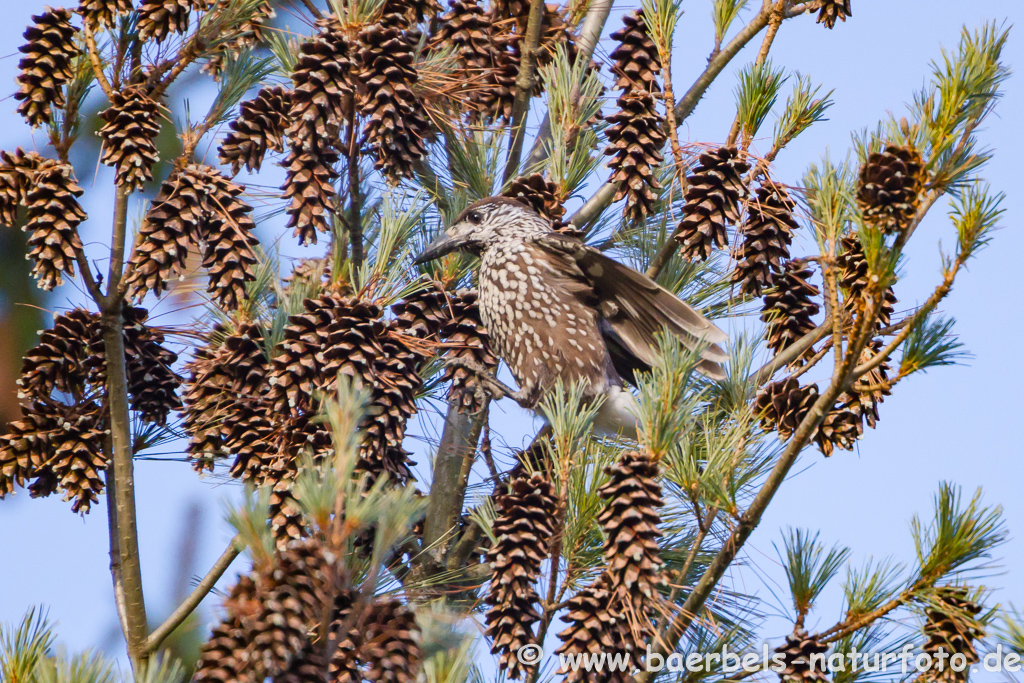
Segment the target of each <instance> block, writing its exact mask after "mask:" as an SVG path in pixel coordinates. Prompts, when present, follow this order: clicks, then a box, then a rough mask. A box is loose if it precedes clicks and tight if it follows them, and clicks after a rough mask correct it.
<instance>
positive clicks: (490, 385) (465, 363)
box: [445, 357, 526, 405]
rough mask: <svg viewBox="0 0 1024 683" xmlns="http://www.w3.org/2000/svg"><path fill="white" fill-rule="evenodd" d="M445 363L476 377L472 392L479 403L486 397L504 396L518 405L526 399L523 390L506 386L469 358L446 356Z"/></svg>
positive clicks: (484, 367) (481, 365) (497, 397)
mask: <svg viewBox="0 0 1024 683" xmlns="http://www.w3.org/2000/svg"><path fill="white" fill-rule="evenodd" d="M445 365H446V366H447V367H450V368H460V369H462V370H466V371H467V372H470V373H472V374H473V375H474V376H475V377H476V379H477V385H476V388H475V389H474V392H475V396H476V398H477V400H478V402H479V403H480V404H481V405H482V404H483V403H484V402H485V401H486V400H487V399H490V400H495V401H498V400H501V399H503V398H506V397H507V398H511V399H512V400H514V401H515V402H516V403H518V404H520V405H523V404H524V401H526V396H525V395H523V392H521V391H516V390H515V389H513V388H512V387H510V386H508V385H507V384H505V383H504V382H502V381H501V380H499V379H498V378H497V377H495V376H494V374H493V373H492V372H491V371H490V369H488V368H487V367H486V366H484V365H483V364H482V363H479V362H477V361H475V360H473V359H471V358H458V357H456V358H448V359H446V360H445Z"/></svg>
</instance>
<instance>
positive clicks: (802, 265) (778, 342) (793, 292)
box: [761, 261, 820, 353]
mask: <svg viewBox="0 0 1024 683" xmlns="http://www.w3.org/2000/svg"><path fill="white" fill-rule="evenodd" d="M812 274H813V273H812V271H811V269H810V267H809V266H808V265H807V264H806V262H803V261H788V262H787V263H786V265H785V266H784V267H783V270H782V273H781V274H780V275H779V276H778V277H777V278H776V282H775V288H774V289H773V290H771V291H770V292H768V293H767V294H765V295H764V306H763V307H762V308H761V320H762V321H764V322H765V323H766V326H767V329H766V331H765V337H766V339H767V342H768V348H770V349H772V350H773V351H775V353H779V352H780V351H783V350H784V349H787V348H789V347H790V346H792V345H793V344H794V343H795V342H796V341H797V340H799V339H800V338H801V337H803V336H804V335H805V334H807V333H808V332H810V331H811V330H813V329H814V327H815V325H814V321H813V320H811V318H813V317H814V316H815V315H817V314H818V311H819V310H820V306H818V304H816V303H814V300H813V297H816V296H818V288H817V287H815V286H814V285H812V284H810V283H809V282H807V280H808V279H809V278H810V277H811V275H812Z"/></svg>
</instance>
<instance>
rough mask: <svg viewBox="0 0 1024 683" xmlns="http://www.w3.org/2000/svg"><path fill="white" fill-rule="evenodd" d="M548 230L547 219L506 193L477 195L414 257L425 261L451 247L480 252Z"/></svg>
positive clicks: (418, 261)
mask: <svg viewBox="0 0 1024 683" xmlns="http://www.w3.org/2000/svg"><path fill="white" fill-rule="evenodd" d="M550 231H551V223H550V222H548V220H547V219H546V218H543V217H542V216H540V215H539V214H538V213H537V212H535V211H534V210H533V209H531V208H530V207H529V206H527V205H526V204H524V203H522V202H520V201H519V200H517V199H509V198H508V197H490V198H488V199H481V200H480V201H478V202H474V203H472V204H470V205H469V206H467V207H466V209H465V211H463V212H462V213H460V214H459V217H458V218H456V219H455V222H454V223H452V224H451V225H450V226H449V227H448V229H447V230H445V231H444V232H443V233H441V236H440V237H438V238H437V239H436V240H434V242H433V243H432V244H430V246H428V247H427V248H426V249H425V250H424V251H423V253H421V254H420V255H419V257H418V258H417V259H416V263H426V262H427V261H433V260H434V259H437V258H441V257H442V256H444V255H445V254H450V253H451V252H453V251H467V252H469V253H471V254H477V255H479V254H481V253H483V252H484V251H486V250H487V249H488V248H490V247H491V246H493V245H495V244H498V243H501V242H508V241H518V240H524V239H526V238H528V237H530V236H531V235H538V234H543V233H545V232H550Z"/></svg>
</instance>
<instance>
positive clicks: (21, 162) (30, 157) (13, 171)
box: [0, 147, 48, 228]
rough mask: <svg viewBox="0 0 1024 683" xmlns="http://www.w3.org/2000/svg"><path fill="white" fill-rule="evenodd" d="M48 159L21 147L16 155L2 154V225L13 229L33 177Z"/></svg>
mask: <svg viewBox="0 0 1024 683" xmlns="http://www.w3.org/2000/svg"><path fill="white" fill-rule="evenodd" d="M47 161H48V160H47V159H44V158H43V157H41V156H39V155H38V154H36V153H35V152H26V151H25V150H23V149H22V148H21V147H19V148H17V149H16V150H15V151H14V153H11V152H0V225H5V226H7V227H9V228H13V227H14V226H15V224H16V223H17V222H18V210H19V208H20V207H21V206H23V205H24V204H25V201H26V198H27V197H28V189H29V187H31V186H32V177H33V176H34V174H35V172H36V171H37V170H39V167H40V166H41V165H43V164H44V163H45V162H47Z"/></svg>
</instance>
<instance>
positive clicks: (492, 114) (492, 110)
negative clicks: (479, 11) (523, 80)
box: [469, 11, 522, 123]
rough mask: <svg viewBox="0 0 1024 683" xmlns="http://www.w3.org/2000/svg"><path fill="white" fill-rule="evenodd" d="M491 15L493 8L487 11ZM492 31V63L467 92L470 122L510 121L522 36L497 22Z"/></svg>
mask: <svg viewBox="0 0 1024 683" xmlns="http://www.w3.org/2000/svg"><path fill="white" fill-rule="evenodd" d="M489 16H490V17H493V16H494V13H493V11H492V12H491V13H490V14H489ZM492 26H496V27H498V28H497V30H495V31H494V34H493V38H492V39H493V43H494V52H493V55H492V59H493V63H494V66H493V68H491V69H488V70H487V71H486V72H485V73H484V78H483V83H482V84H481V85H480V87H479V88H477V89H476V90H475V91H473V92H472V93H471V94H470V97H471V98H472V99H471V102H472V104H473V105H474V106H473V108H472V109H471V110H470V112H469V120H470V122H471V123H487V122H493V123H498V122H500V121H506V122H508V121H511V120H512V105H513V103H514V101H515V95H516V79H517V78H518V77H519V65H520V63H521V61H522V52H521V50H520V47H519V43H520V42H521V40H522V37H521V36H519V35H516V34H513V33H511V32H509V30H508V28H507V27H504V29H502V28H501V26H502V25H501V24H494V23H493V21H492Z"/></svg>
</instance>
